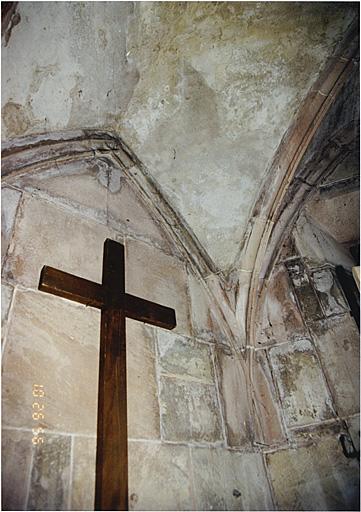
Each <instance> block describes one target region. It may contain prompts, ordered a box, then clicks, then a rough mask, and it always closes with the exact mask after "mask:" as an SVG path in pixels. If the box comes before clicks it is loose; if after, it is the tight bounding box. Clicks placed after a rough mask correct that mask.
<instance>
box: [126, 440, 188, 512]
mask: <svg viewBox="0 0 361 512" xmlns="http://www.w3.org/2000/svg"><path fill="white" fill-rule="evenodd" d="M128 458H129V508H130V510H195V506H194V502H193V500H192V485H191V477H190V474H191V466H190V458H189V448H188V447H186V446H177V445H171V444H168V445H165V444H160V443H148V442H139V441H131V442H130V443H129V454H128Z"/></svg>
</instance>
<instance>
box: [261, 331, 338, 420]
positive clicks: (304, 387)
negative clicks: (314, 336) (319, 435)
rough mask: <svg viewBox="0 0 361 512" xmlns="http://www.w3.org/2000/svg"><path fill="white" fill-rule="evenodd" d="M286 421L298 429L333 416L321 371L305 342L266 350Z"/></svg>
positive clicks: (314, 353)
mask: <svg viewBox="0 0 361 512" xmlns="http://www.w3.org/2000/svg"><path fill="white" fill-rule="evenodd" d="M269 354H270V359H271V363H272V366H273V372H274V375H275V379H276V384H277V386H278V389H279V393H280V397H281V402H282V407H283V410H284V413H285V417H286V422H287V424H288V425H289V426H296V425H297V426H300V425H306V424H308V423H315V422H317V421H321V420H325V419H329V418H331V417H332V416H333V411H332V406H331V400H330V397H329V394H328V390H327V387H326V383H325V380H324V376H323V373H322V370H321V368H320V366H319V362H318V359H317V356H316V352H315V350H314V348H313V346H312V343H311V342H310V341H309V340H307V339H305V340H299V341H296V342H294V343H286V344H284V345H280V346H278V347H273V348H271V349H270V351H269Z"/></svg>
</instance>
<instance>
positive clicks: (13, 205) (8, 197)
mask: <svg viewBox="0 0 361 512" xmlns="http://www.w3.org/2000/svg"><path fill="white" fill-rule="evenodd" d="M20 199H21V192H19V191H18V190H14V189H12V188H8V187H4V188H2V189H1V264H3V261H4V258H5V255H6V252H7V250H8V246H9V242H10V239H11V236H12V232H13V227H14V222H15V216H16V212H17V208H18V205H19V202H20Z"/></svg>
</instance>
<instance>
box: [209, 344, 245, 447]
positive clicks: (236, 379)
mask: <svg viewBox="0 0 361 512" xmlns="http://www.w3.org/2000/svg"><path fill="white" fill-rule="evenodd" d="M238 357H240V356H239V355H238ZM238 357H237V356H236V355H232V354H230V353H228V350H227V349H226V350H224V349H223V348H221V347H219V348H218V350H217V361H218V368H219V384H220V394H221V400H222V403H223V407H224V420H225V427H226V435H227V443H228V445H229V446H244V445H247V444H249V443H250V439H251V429H252V427H251V418H250V415H249V407H248V398H247V387H246V386H247V384H246V377H245V374H244V370H243V367H242V364H241V361H240V360H238Z"/></svg>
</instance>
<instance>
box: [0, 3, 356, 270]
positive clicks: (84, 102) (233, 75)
mask: <svg viewBox="0 0 361 512" xmlns="http://www.w3.org/2000/svg"><path fill="white" fill-rule="evenodd" d="M185 6H186V4H183V3H180V4H178V3H174V5H173V4H172V5H168V4H164V3H163V2H159V3H157V2H155V3H148V2H144V4H143V3H136V4H135V5H133V4H132V3H131V2H129V3H128V2H125V3H124V2H119V3H117V2H114V3H112V2H109V3H107V4H104V5H99V6H98V4H97V3H91V4H84V3H79V4H78V3H71V4H69V5H67V4H62V3H60V4H57V3H55V4H54V3H53V2H49V4H47V3H39V4H38V3H36V4H31V3H30V4H29V3H28V2H24V3H22V4H19V7H18V10H19V14H20V17H21V22H20V23H19V24H18V25H17V26H16V27H14V30H13V31H12V33H11V39H10V41H9V44H8V45H7V46H4V48H3V50H4V52H3V53H4V55H3V62H4V66H3V70H4V73H3V74H4V77H3V80H4V84H5V87H4V91H3V98H2V100H3V103H2V114H3V123H4V126H3V136H4V137H6V138H7V139H9V138H11V137H14V136H20V135H24V134H25V133H30V132H32V133H34V132H37V133H41V132H47V131H54V130H61V129H70V128H83V127H90V126H91V127H101V128H103V127H104V126H106V127H109V128H110V129H111V130H114V131H116V132H118V133H119V132H120V133H122V134H124V137H125V139H126V140H127V141H129V144H130V145H131V147H132V148H133V149H134V150H135V151H136V152H137V153H138V154H139V155H140V156H141V157H142V159H143V161H144V162H145V163H146V164H147V165H148V166H149V168H150V169H151V172H152V174H153V175H154V177H155V179H156V180H157V182H159V183H160V185H161V187H162V189H163V190H165V191H166V193H167V195H168V196H169V197H170V199H171V202H172V204H174V205H175V207H176V208H177V210H178V211H179V212H180V213H181V215H182V216H183V218H185V219H186V221H187V223H188V224H189V225H190V226H191V227H192V230H193V231H194V232H195V234H196V236H197V238H199V240H200V241H201V243H202V245H203V246H204V247H205V248H206V250H207V251H208V252H209V253H210V254H211V256H212V258H214V260H215V261H217V264H218V265H219V266H220V267H223V268H224V267H227V266H229V265H231V264H232V262H233V261H234V259H235V256H236V254H237V251H238V249H239V240H241V239H242V236H243V234H244V230H245V226H246V224H247V220H248V215H249V211H250V209H251V208H252V205H253V204H254V202H255V198H256V196H257V194H258V192H259V188H260V184H261V182H262V179H263V178H264V173H265V170H266V169H267V164H268V163H269V162H270V161H271V160H272V157H273V155H274V153H275V151H276V148H277V147H278V145H279V143H280V141H281V138H282V136H283V134H284V132H285V130H286V129H287V127H288V125H289V123H290V120H291V119H293V115H294V113H295V111H297V109H298V107H299V105H300V103H301V101H302V100H303V99H304V97H305V94H306V93H307V91H308V90H309V88H310V86H311V85H312V84H313V82H314V80H315V79H316V77H317V76H318V73H319V71H320V69H322V68H323V65H324V63H325V62H326V61H327V59H328V57H329V55H330V54H332V52H333V51H334V47H335V45H336V44H337V42H338V41H339V40H340V39H342V37H343V35H344V33H345V30H346V28H347V27H348V26H349V24H350V22H351V20H352V19H353V17H354V16H355V12H354V9H353V8H352V6H350V4H349V3H347V4H346V5H345V4H344V3H340V4H337V5H336V6H333V7H332V8H330V7H329V5H328V4H327V3H326V4H324V3H320V4H316V5H314V3H305V2H301V3H300V4H295V5H293V4H292V5H288V4H287V3H284V2H282V3H278V2H275V3H272V2H271V3H262V4H260V5H259V6H258V5H257V6H255V5H253V3H250V4H245V3H243V2H242V3H241V2H238V3H233V2H230V3H229V4H228V3H221V4H216V3H214V2H210V3H207V2H206V3H203V2H199V3H195V4H194V5H193V4H190V5H187V8H185ZM35 20H36V21H35ZM54 20H56V23H55V24H54ZM37 24H38V26H40V27H41V31H39V30H37V28H36V27H37ZM310 34H312V37H310ZM24 48H26V49H27V52H26V56H24V52H23V49H24ZM114 48H117V55H118V59H117V62H118V66H116V65H115V64H114ZM300 48H302V52H300ZM129 51H130V52H131V53H129ZM29 55H31V56H32V58H31V59H29V58H28V56H29ZM94 69H96V72H94ZM59 84H61V87H59ZM240 91H241V92H240ZM260 141H262V150H261V151H260V150H259V144H260ZM225 155H227V158H225ZM239 191H242V192H243V193H242V194H240V193H239ZM219 198H227V199H226V200H219ZM219 219H222V222H220V221H219Z"/></svg>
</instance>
